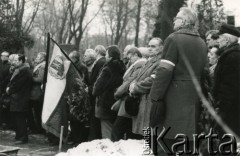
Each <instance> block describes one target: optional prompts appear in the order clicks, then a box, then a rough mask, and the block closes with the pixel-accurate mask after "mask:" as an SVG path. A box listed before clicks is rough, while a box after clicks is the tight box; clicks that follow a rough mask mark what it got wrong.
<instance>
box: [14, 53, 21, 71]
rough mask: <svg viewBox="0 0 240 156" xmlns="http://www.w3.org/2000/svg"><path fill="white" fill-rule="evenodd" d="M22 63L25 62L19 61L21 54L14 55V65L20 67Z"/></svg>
mask: <svg viewBox="0 0 240 156" xmlns="http://www.w3.org/2000/svg"><path fill="white" fill-rule="evenodd" d="M22 64H23V62H22V61H19V56H18V55H16V56H14V60H13V65H14V67H16V68H17V67H20V66H21V65H22Z"/></svg>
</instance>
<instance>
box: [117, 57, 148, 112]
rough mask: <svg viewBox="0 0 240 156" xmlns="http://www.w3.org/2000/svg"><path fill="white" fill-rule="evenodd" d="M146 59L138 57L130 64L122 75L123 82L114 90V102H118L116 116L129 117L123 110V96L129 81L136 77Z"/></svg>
mask: <svg viewBox="0 0 240 156" xmlns="http://www.w3.org/2000/svg"><path fill="white" fill-rule="evenodd" d="M146 61H147V60H146V59H143V58H142V59H139V60H137V61H136V62H135V63H134V64H132V65H131V66H130V67H129V69H128V70H127V71H126V72H125V74H124V76H123V84H122V85H121V86H120V87H118V89H117V91H116V92H115V94H114V96H115V98H116V99H118V101H116V103H118V104H119V110H118V116H123V117H131V116H130V115H129V114H128V113H127V112H126V111H125V100H126V99H125V97H126V95H127V94H128V88H129V85H130V83H131V82H132V81H133V80H135V79H136V77H137V75H138V73H139V72H140V71H141V69H142V66H143V65H144V64H145V63H146Z"/></svg>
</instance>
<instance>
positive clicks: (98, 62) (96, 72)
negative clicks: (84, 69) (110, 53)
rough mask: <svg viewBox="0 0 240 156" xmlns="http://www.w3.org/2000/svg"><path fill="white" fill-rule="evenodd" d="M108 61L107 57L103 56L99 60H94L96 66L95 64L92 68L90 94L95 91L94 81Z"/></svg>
mask: <svg viewBox="0 0 240 156" xmlns="http://www.w3.org/2000/svg"><path fill="white" fill-rule="evenodd" d="M105 63H106V59H105V57H102V58H100V59H99V60H96V62H94V66H93V69H92V72H91V74H89V87H88V89H89V93H90V96H91V94H92V91H93V85H94V83H95V82H96V80H97V78H98V76H99V74H100V72H101V70H102V68H103V66H104V64H105Z"/></svg>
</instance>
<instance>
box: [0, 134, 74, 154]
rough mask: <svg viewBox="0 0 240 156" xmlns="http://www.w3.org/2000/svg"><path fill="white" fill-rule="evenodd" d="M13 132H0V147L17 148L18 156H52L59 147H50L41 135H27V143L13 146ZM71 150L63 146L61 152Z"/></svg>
mask: <svg viewBox="0 0 240 156" xmlns="http://www.w3.org/2000/svg"><path fill="white" fill-rule="evenodd" d="M14 135H15V134H14V132H13V131H10V130H5V131H3V130H0V145H2V146H14V147H19V148H20V150H19V151H18V156H53V155H55V154H57V153H58V150H59V147H58V145H56V146H50V145H49V143H48V142H47V138H46V136H45V135H42V134H33V135H29V142H28V143H27V144H23V145H17V146H16V145H14V141H15V140H14ZM68 148H72V147H70V146H69V145H66V144H63V146H62V151H67V149H68Z"/></svg>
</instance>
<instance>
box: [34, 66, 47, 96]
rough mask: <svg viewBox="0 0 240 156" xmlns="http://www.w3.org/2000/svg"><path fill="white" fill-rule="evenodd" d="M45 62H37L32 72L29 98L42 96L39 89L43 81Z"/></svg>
mask: <svg viewBox="0 0 240 156" xmlns="http://www.w3.org/2000/svg"><path fill="white" fill-rule="evenodd" d="M45 64H46V63H45V62H41V63H40V64H38V65H37V66H36V67H35V68H34V69H33V73H32V81H33V82H32V89H31V95H30V99H31V100H40V99H41V98H42V96H43V91H42V89H41V85H42V83H43V78H44V70H45Z"/></svg>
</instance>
